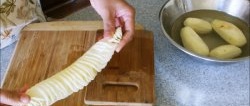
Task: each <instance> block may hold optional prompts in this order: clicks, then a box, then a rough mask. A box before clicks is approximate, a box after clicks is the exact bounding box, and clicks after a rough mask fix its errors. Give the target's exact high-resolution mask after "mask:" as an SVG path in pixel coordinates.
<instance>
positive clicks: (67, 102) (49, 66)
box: [2, 21, 155, 106]
mask: <svg viewBox="0 0 250 106" xmlns="http://www.w3.org/2000/svg"><path fill="white" fill-rule="evenodd" d="M64 23H67V24H66V25H68V22H64ZM69 23H73V24H71V26H72V27H73V28H70V27H67V28H68V29H67V28H63V27H60V24H62V23H60V22H59V23H56V22H53V23H40V24H35V25H33V26H35V28H34V27H31V26H29V27H28V29H29V30H24V31H23V32H22V34H21V36H20V40H19V41H18V43H17V46H16V49H15V51H14V55H13V56H12V59H11V63H10V64H9V67H8V69H7V73H6V75H5V78H4V80H3V81H4V82H3V83H2V84H3V85H2V88H3V89H10V90H13V89H19V88H21V87H23V86H24V85H28V86H33V85H35V84H36V83H38V82H40V81H42V80H44V79H46V78H48V77H50V76H52V75H54V74H56V73H57V72H59V71H61V70H62V69H64V68H66V67H67V66H69V65H70V64H71V63H73V62H74V61H75V60H76V59H77V58H79V57H80V56H81V55H82V54H84V52H85V51H87V50H88V49H89V48H90V47H91V45H93V44H94V42H95V41H96V38H97V35H102V34H100V31H97V29H99V28H97V27H96V26H95V25H94V24H93V25H90V27H87V26H85V25H86V22H82V23H84V24H81V25H84V28H87V29H91V30H90V31H86V29H84V30H80V29H79V28H77V27H75V26H77V25H80V24H77V25H76V23H75V22H69ZM87 23H88V22H87ZM93 23H96V22H93ZM97 23H99V21H98V22H97ZM43 25H45V26H44V27H45V28H42V26H43ZM46 25H47V26H51V27H49V28H52V29H50V30H44V29H49V28H48V27H47V26H46ZM53 25H54V26H53ZM37 26H38V27H37ZM91 26H92V27H91ZM57 27H60V28H62V29H60V30H58V29H56V28H57ZM39 28H40V29H39ZM74 28H76V29H74ZM137 28H138V27H137ZM140 28H142V27H139V28H138V29H140ZM35 29H37V30H35ZM94 29H95V30H94ZM153 57H154V56H153V36H152V33H151V32H149V31H144V30H140V31H139V30H137V31H136V33H135V37H134V40H133V41H132V42H130V43H129V44H128V45H127V46H126V47H125V48H124V49H123V50H122V51H121V52H120V53H119V54H115V55H114V57H113V58H112V60H111V61H110V63H109V64H108V66H107V68H105V70H104V71H103V72H101V73H99V74H98V76H97V77H96V80H94V81H93V82H92V83H91V84H90V86H89V87H88V91H91V92H90V93H93V95H92V96H88V97H86V98H85V99H86V100H88V101H89V102H93V101H94V103H105V102H106V103H107V101H106V99H110V100H113V99H114V98H113V97H114V96H117V98H115V99H116V101H117V102H119V103H120V101H121V102H122V103H128V104H133V103H142V104H144V105H151V104H153V103H154V97H155V96H154V65H153V63H154V62H153ZM100 81H101V82H103V83H102V84H104V85H105V86H103V88H104V90H101V91H97V93H95V92H93V91H96V90H98V89H100V88H91V87H93V84H95V83H98V84H100ZM113 83H116V85H114V84H113ZM117 84H118V86H117ZM119 85H121V86H119ZM124 85H126V87H124ZM127 85H129V86H127ZM85 92H86V91H85V90H80V91H79V92H76V93H74V94H72V95H70V96H69V97H67V98H65V99H63V100H60V101H58V102H56V103H55V104H53V106H84V105H85V104H84V95H85V94H86V93H85ZM98 93H99V94H98ZM102 94H104V95H102ZM105 95H106V96H105ZM121 95H122V96H121ZM95 97H96V98H97V99H96V98H95ZM92 98H94V99H92ZM105 98H106V99H105ZM96 100H99V101H98V102H96ZM113 102H114V101H112V103H113ZM116 104H118V103H116ZM123 105H124V104H123ZM126 105H127V104H126Z"/></svg>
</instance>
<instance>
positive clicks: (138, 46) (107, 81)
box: [85, 31, 154, 106]
mask: <svg viewBox="0 0 250 106" xmlns="http://www.w3.org/2000/svg"><path fill="white" fill-rule="evenodd" d="M153 51H154V50H153V36H152V33H151V32H148V31H136V34H135V37H134V39H133V41H132V42H131V43H129V44H128V45H127V46H126V47H125V48H124V49H123V50H122V51H121V52H120V53H116V54H115V55H114V56H113V58H112V59H111V61H110V62H109V64H108V66H107V67H106V68H105V69H104V70H103V71H102V73H101V74H98V75H97V77H96V78H95V80H94V81H92V82H91V83H90V84H89V85H88V86H87V92H86V96H85V103H86V104H90V105H139V106H141V105H153V104H154V52H153Z"/></svg>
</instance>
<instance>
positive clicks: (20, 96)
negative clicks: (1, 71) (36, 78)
mask: <svg viewBox="0 0 250 106" xmlns="http://www.w3.org/2000/svg"><path fill="white" fill-rule="evenodd" d="M25 92H26V89H24V88H23V89H22V90H20V91H10V90H3V89H0V106H4V105H15V106H17V105H25V104H27V103H29V101H30V97H29V96H28V95H26V94H25Z"/></svg>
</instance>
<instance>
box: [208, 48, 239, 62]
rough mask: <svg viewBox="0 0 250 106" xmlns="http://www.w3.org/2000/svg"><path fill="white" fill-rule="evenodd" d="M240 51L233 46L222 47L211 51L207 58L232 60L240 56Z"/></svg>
mask: <svg viewBox="0 0 250 106" xmlns="http://www.w3.org/2000/svg"><path fill="white" fill-rule="evenodd" d="M241 52H242V51H241V49H240V48H239V47H237V46H234V45H222V46H219V47H216V48H214V49H213V50H211V52H210V54H209V56H210V57H214V58H217V59H232V58H235V57H238V56H239V55H240V54H241Z"/></svg>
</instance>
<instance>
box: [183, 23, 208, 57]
mask: <svg viewBox="0 0 250 106" xmlns="http://www.w3.org/2000/svg"><path fill="white" fill-rule="evenodd" d="M180 34H181V39H182V43H183V46H184V47H185V48H186V49H188V50H190V51H192V52H194V53H196V54H199V55H201V56H208V55H209V48H208V46H207V45H206V43H205V42H204V41H203V40H202V39H201V38H200V36H199V35H198V34H197V33H196V32H195V31H194V30H193V29H192V28H191V27H188V26H186V27H184V28H182V29H181V33H180Z"/></svg>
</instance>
